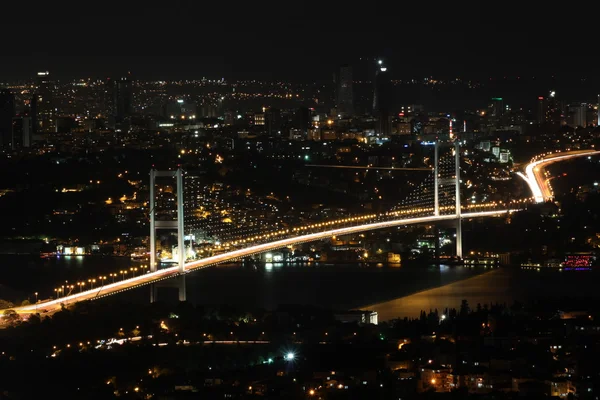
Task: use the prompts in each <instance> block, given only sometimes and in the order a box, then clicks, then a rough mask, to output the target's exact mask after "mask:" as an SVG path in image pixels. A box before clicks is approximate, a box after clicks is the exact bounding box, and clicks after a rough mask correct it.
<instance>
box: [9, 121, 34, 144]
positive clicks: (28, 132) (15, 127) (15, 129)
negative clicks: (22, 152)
mask: <svg viewBox="0 0 600 400" xmlns="http://www.w3.org/2000/svg"><path fill="white" fill-rule="evenodd" d="M32 127H33V123H32V120H31V117H28V116H18V117H14V118H13V119H12V140H11V145H12V149H13V150H16V149H20V148H23V147H30V146H31V142H32Z"/></svg>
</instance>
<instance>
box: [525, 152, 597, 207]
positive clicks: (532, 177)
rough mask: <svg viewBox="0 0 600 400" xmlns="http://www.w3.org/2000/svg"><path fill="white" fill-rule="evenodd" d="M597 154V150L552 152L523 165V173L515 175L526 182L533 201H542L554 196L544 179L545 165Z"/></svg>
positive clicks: (547, 180) (547, 181)
mask: <svg viewBox="0 0 600 400" xmlns="http://www.w3.org/2000/svg"><path fill="white" fill-rule="evenodd" d="M599 154H600V151H599V150H576V151H569V152H561V153H556V154H552V155H549V156H547V157H545V158H543V159H541V160H536V161H534V162H531V163H529V164H527V166H526V167H525V174H523V173H521V172H518V173H517V175H519V176H520V177H521V178H523V179H524V180H525V182H527V184H528V185H529V188H530V189H531V193H532V195H533V197H534V199H535V202H536V203H543V202H545V201H548V200H550V199H552V198H553V197H554V195H553V194H552V189H551V188H550V185H549V181H550V180H549V179H546V177H545V176H544V170H545V169H546V167H548V166H549V165H550V164H554V163H556V162H559V161H565V160H569V159H572V158H576V157H583V156H595V155H599Z"/></svg>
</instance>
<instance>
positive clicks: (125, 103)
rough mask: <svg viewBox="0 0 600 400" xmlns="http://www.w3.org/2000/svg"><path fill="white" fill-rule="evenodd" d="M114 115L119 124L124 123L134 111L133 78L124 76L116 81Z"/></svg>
mask: <svg viewBox="0 0 600 400" xmlns="http://www.w3.org/2000/svg"><path fill="white" fill-rule="evenodd" d="M113 102H114V104H113V115H114V117H115V122H116V123H117V124H119V123H123V122H124V121H125V120H126V119H127V118H128V117H130V116H131V113H132V108H133V107H132V104H133V95H132V91H131V80H130V79H129V77H123V78H121V79H119V80H117V81H115V82H114V88H113Z"/></svg>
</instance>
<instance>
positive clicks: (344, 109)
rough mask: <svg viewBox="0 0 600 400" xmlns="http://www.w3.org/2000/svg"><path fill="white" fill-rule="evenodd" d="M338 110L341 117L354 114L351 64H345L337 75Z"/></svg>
mask: <svg viewBox="0 0 600 400" xmlns="http://www.w3.org/2000/svg"><path fill="white" fill-rule="evenodd" d="M337 112H338V116H339V117H340V118H348V117H352V116H353V115H354V93H353V88H352V67H351V66H349V65H343V66H342V67H341V68H340V71H339V75H338V77H337Z"/></svg>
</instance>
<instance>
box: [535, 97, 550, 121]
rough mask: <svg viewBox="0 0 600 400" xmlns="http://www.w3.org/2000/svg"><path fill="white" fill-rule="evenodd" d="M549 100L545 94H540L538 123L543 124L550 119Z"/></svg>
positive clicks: (537, 114) (537, 113)
mask: <svg viewBox="0 0 600 400" xmlns="http://www.w3.org/2000/svg"><path fill="white" fill-rule="evenodd" d="M547 113H548V100H546V98H545V97H544V96H539V97H538V101H537V112H536V117H537V123H538V124H543V123H545V122H546V120H547V119H548V115H547Z"/></svg>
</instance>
